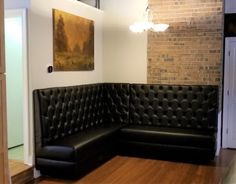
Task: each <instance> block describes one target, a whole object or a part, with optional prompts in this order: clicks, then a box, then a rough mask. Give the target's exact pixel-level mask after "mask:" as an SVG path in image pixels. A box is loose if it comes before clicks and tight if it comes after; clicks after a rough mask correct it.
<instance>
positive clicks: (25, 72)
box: [4, 9, 32, 165]
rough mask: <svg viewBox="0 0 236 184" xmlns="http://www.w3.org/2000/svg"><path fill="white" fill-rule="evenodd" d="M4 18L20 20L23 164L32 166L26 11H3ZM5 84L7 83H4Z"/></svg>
mask: <svg viewBox="0 0 236 184" xmlns="http://www.w3.org/2000/svg"><path fill="white" fill-rule="evenodd" d="M4 12H5V14H4V18H9V17H16V16H20V17H21V18H22V63H23V66H22V68H23V142H24V163H26V164H30V165H31V164H32V163H31V158H30V156H29V146H30V144H29V142H30V141H29V132H30V130H29V127H30V126H29V80H28V73H29V72H28V54H27V45H28V44H27V10H26V9H5V11H4ZM6 82H7V81H6Z"/></svg>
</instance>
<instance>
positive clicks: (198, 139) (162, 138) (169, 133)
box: [119, 125, 215, 148]
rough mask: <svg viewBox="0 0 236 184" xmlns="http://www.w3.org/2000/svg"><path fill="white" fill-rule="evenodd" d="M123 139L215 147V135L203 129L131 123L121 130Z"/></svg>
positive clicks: (121, 138)
mask: <svg viewBox="0 0 236 184" xmlns="http://www.w3.org/2000/svg"><path fill="white" fill-rule="evenodd" d="M119 138H120V140H121V141H134V142H143V143H145V142H148V143H157V144H167V145H179V146H190V147H205V148H214V147H215V135H214V133H209V131H208V132H206V131H202V130H191V129H189V130H188V129H178V128H163V127H152V126H143V125H142V126H139V125H129V126H126V127H123V128H121V130H120V137H119Z"/></svg>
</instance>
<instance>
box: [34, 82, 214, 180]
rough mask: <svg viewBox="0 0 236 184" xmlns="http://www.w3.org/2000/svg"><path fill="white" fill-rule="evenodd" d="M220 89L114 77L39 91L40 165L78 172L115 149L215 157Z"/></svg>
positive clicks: (59, 172) (54, 170)
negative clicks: (111, 80) (108, 80)
mask: <svg viewBox="0 0 236 184" xmlns="http://www.w3.org/2000/svg"><path fill="white" fill-rule="evenodd" d="M217 92H218V89H217V87H216V86H177V85H157V84H113V83H105V84H90V85H81V86H71V87H58V88H48V89H38V90H35V91H34V122H35V164H36V168H37V169H39V170H40V171H41V172H42V173H45V174H56V175H57V176H63V175H64V174H66V173H69V175H73V176H77V175H78V173H83V172H85V171H86V170H89V169H90V167H91V168H92V167H94V166H96V165H98V164H99V163H102V161H104V160H106V159H107V158H110V157H111V156H113V155H114V154H117V153H118V152H116V151H117V150H116V148H120V150H119V151H120V152H119V153H122V154H123V153H125V154H129V153H137V154H138V153H139V152H143V153H144V152H146V153H147V154H150V153H151V154H153V155H158V154H159V153H160V152H162V151H163V152H164V154H166V153H171V156H173V155H181V156H182V155H190V157H192V156H201V157H203V158H205V159H209V158H210V159H212V158H214V154H215V146H216V131H217V101H218V93H217ZM184 153H185V154H184Z"/></svg>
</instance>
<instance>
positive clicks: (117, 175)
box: [35, 150, 236, 184]
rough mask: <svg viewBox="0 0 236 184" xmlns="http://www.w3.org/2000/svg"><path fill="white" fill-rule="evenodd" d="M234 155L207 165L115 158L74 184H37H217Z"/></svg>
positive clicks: (51, 182)
mask: <svg viewBox="0 0 236 184" xmlns="http://www.w3.org/2000/svg"><path fill="white" fill-rule="evenodd" d="M235 155H236V151H234V150H222V151H221V153H220V156H219V157H217V158H216V159H215V161H212V162H210V163H207V164H200V165H197V164H190V163H181V162H170V161H163V160H152V159H142V158H134V157H123V156H116V157H114V158H113V159H111V160H110V161H108V162H106V163H105V164H103V165H102V166H100V167H99V168H97V169H96V170H94V171H92V172H91V173H89V174H88V175H86V176H84V177H83V178H81V179H79V180H77V181H68V180H60V179H53V178H41V179H40V180H39V181H37V182H35V183H37V184H158V183H160V184H169V183H170V184H172V183H173V184H216V183H220V182H221V181H222V179H223V178H224V176H225V175H226V173H227V172H228V171H229V169H230V167H231V165H232V161H233V160H234V157H235Z"/></svg>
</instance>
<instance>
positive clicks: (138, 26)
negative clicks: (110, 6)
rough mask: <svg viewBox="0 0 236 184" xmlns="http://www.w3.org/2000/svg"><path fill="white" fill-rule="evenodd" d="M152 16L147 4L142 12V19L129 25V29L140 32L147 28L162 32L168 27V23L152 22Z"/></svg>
mask: <svg viewBox="0 0 236 184" xmlns="http://www.w3.org/2000/svg"><path fill="white" fill-rule="evenodd" d="M152 18H153V16H152V13H151V11H150V9H149V6H148V5H147V8H146V10H145V12H144V14H143V20H142V21H138V22H135V23H134V24H132V25H130V26H129V29H130V31H132V32H134V33H142V32H144V31H147V30H151V31H154V32H164V31H165V30H166V29H167V28H168V27H169V25H168V24H160V23H159V24H154V23H153V22H152Z"/></svg>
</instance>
